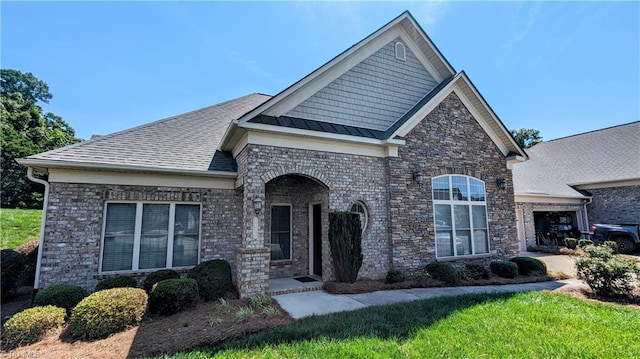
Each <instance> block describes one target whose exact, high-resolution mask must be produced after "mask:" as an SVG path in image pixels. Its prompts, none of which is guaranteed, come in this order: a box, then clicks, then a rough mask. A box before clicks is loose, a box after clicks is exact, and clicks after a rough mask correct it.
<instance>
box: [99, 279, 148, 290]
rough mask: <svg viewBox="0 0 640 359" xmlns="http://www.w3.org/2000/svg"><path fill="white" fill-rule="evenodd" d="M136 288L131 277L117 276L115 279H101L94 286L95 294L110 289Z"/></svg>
mask: <svg viewBox="0 0 640 359" xmlns="http://www.w3.org/2000/svg"><path fill="white" fill-rule="evenodd" d="M137 286H138V282H136V280H135V279H134V278H133V277H128V276H124V275H119V276H117V277H111V278H107V279H103V280H101V281H100V282H98V284H97V285H96V292H98V291H101V290H105V289H112V288H135V287H137Z"/></svg>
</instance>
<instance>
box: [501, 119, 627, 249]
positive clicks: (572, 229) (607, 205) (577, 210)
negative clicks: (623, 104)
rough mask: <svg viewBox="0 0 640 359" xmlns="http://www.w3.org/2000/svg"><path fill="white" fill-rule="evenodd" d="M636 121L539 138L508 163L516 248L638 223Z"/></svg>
mask: <svg viewBox="0 0 640 359" xmlns="http://www.w3.org/2000/svg"><path fill="white" fill-rule="evenodd" d="M639 141H640V122H633V123H629V124H626V125H620V126H615V127H610V128H605V129H602V130H597V131H592V132H587V133H582V134H579V135H574V136H570V137H565V138H560V139H557V140H552V141H547V142H541V143H539V144H537V145H535V146H533V147H531V148H530V149H528V150H527V153H528V154H529V160H528V161H526V162H524V163H519V164H517V165H515V166H514V167H513V181H514V188H515V199H516V211H517V217H518V237H519V238H520V242H521V249H524V248H526V246H534V245H540V244H544V243H543V242H544V241H545V240H547V241H552V240H558V239H564V238H566V237H569V236H572V237H576V236H580V235H581V232H588V231H589V225H590V224H594V223H613V224H618V223H640V142H639Z"/></svg>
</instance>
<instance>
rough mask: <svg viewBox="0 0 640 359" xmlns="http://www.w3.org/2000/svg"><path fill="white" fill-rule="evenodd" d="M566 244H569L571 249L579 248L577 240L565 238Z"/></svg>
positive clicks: (568, 246)
mask: <svg viewBox="0 0 640 359" xmlns="http://www.w3.org/2000/svg"><path fill="white" fill-rule="evenodd" d="M564 242H565V243H566V244H567V248H569V249H576V248H578V240H577V239H575V238H565V240H564Z"/></svg>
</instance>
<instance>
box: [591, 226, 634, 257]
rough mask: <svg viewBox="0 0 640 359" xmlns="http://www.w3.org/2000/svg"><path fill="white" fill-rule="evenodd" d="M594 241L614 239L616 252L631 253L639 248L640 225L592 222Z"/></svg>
mask: <svg viewBox="0 0 640 359" xmlns="http://www.w3.org/2000/svg"><path fill="white" fill-rule="evenodd" d="M591 232H593V235H592V239H593V241H594V243H602V242H604V241H614V242H616V243H617V244H618V252H620V253H623V254H628V253H632V252H633V251H635V250H636V249H637V248H640V226H638V224H594V225H592V226H591Z"/></svg>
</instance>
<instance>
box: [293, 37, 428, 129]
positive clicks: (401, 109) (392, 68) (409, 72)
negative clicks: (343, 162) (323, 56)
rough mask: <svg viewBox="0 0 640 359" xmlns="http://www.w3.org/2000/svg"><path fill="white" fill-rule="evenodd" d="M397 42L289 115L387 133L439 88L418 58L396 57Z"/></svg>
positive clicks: (374, 55) (390, 44)
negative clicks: (403, 116) (417, 104)
mask: <svg viewBox="0 0 640 359" xmlns="http://www.w3.org/2000/svg"><path fill="white" fill-rule="evenodd" d="M397 41H400V39H399V38H398V39H395V40H393V41H391V42H390V43H388V44H387V45H385V46H384V47H383V48H382V49H380V50H378V51H377V52H376V53H375V54H373V55H371V56H370V57H368V58H367V59H365V60H364V61H362V62H361V63H359V64H358V65H356V66H355V67H353V68H352V69H351V70H349V71H347V72H346V73H345V74H343V75H342V76H340V77H339V78H337V79H336V80H334V81H333V82H331V83H330V84H329V85H327V86H326V87H325V88H323V89H322V90H320V91H318V92H317V93H316V94H314V95H313V96H311V97H310V98H308V99H307V100H305V101H304V102H302V103H301V104H300V105H298V106H297V107H296V108H294V109H293V110H291V111H289V112H288V113H287V114H286V115H287V116H291V117H301V118H308V119H313V120H320V121H326V122H331V123H338V124H342V125H350V126H356V127H364V128H370V129H375V130H386V129H387V128H389V126H391V125H392V124H393V123H394V122H396V120H398V119H399V118H400V117H402V115H404V114H405V113H406V112H407V111H408V110H409V109H411V108H412V107H413V106H414V105H415V104H416V103H417V102H418V101H419V100H420V99H421V98H422V97H424V96H425V95H426V94H428V93H429V92H430V91H431V90H432V89H433V88H435V87H436V86H437V82H436V81H435V80H434V79H433V77H431V75H429V73H428V72H427V70H426V69H425V68H424V66H422V64H421V63H420V61H419V60H418V59H417V58H416V56H415V55H414V54H413V53H412V52H411V50H409V47H407V46H406V45H405V48H406V61H401V60H398V59H396V57H395V43H396V42H397Z"/></svg>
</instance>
